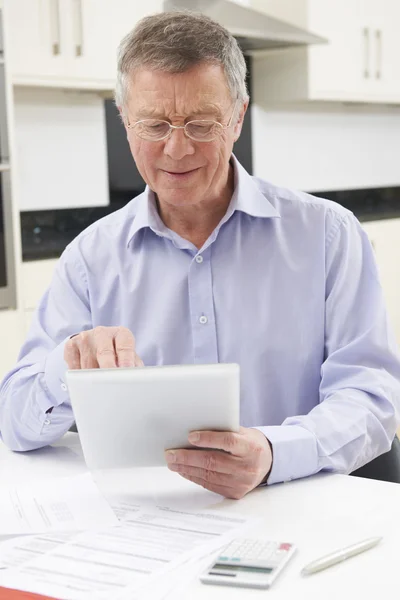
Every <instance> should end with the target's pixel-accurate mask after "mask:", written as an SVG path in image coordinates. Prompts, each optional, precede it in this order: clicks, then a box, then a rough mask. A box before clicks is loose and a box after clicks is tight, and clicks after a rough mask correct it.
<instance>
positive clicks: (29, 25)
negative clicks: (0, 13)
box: [4, 0, 68, 84]
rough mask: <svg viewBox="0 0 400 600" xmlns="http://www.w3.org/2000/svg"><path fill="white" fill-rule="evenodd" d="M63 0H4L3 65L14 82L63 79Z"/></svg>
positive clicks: (64, 39) (64, 65) (64, 58)
mask: <svg viewBox="0 0 400 600" xmlns="http://www.w3.org/2000/svg"><path fill="white" fill-rule="evenodd" d="M65 2H66V0H4V10H5V27H7V29H8V36H7V38H8V40H9V48H8V57H7V65H8V68H9V72H10V75H11V78H12V81H13V82H14V83H15V82H16V83H19V82H21V83H23V82H24V83H27V84H29V83H39V84H40V83H42V84H45V83H46V82H48V81H49V80H53V81H57V80H60V79H62V78H63V76H64V74H65V69H66V66H67V61H66V54H65V49H66V45H67V43H68V40H67V39H66V35H65V30H64V28H63V26H62V25H63V23H62V13H63V12H65V8H66V5H65Z"/></svg>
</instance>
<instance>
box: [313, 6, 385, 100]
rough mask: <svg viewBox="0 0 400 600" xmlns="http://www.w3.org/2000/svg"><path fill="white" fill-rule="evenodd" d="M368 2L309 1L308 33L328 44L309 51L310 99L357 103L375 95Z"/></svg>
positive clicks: (376, 82)
mask: <svg viewBox="0 0 400 600" xmlns="http://www.w3.org/2000/svg"><path fill="white" fill-rule="evenodd" d="M368 11H369V0H336V1H335V2H334V3H332V2H331V1H330V0H309V21H308V26H309V29H310V30H311V31H315V32H317V33H318V35H321V36H322V37H325V38H326V39H328V40H329V43H328V44H321V45H317V46H314V47H310V49H309V61H310V62H309V91H310V97H311V98H312V99H319V98H321V99H335V98H338V99H340V100H346V99H349V100H358V99H360V100H361V99H364V98H366V97H368V96H370V95H373V94H374V93H375V92H376V88H377V86H378V84H379V82H378V80H376V79H375V76H374V75H375V73H374V71H373V69H374V65H373V64H372V53H373V42H374V40H373V39H372V35H373V33H372V32H371V29H370V27H369V18H370V17H369V12H368Z"/></svg>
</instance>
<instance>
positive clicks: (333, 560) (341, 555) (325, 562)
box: [301, 537, 382, 575]
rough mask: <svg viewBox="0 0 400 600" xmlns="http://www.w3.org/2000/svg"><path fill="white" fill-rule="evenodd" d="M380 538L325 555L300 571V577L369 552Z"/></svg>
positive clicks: (370, 539)
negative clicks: (366, 551)
mask: <svg viewBox="0 0 400 600" xmlns="http://www.w3.org/2000/svg"><path fill="white" fill-rule="evenodd" d="M381 539H382V538H381V537H373V538H368V539H367V540H363V541H362V542H358V543H357V544H353V545H352V546H347V547H346V548H341V549H340V550H337V551H336V552H332V553H331V554H327V555H326V556H322V557H321V558H318V559H317V560H314V561H313V562H311V563H309V564H308V565H306V566H305V567H304V568H303V569H302V571H301V574H302V575H311V574H312V573H317V572H318V571H322V569H327V568H328V567H332V566H333V565H336V564H338V563H340V562H342V561H343V560H347V559H348V558H350V557H351V556H356V554H360V552H365V550H369V549H370V548H373V547H374V546H376V545H377V544H378V543H379V542H380V541H381Z"/></svg>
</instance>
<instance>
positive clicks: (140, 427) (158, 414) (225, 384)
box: [67, 364, 240, 469]
mask: <svg viewBox="0 0 400 600" xmlns="http://www.w3.org/2000/svg"><path fill="white" fill-rule="evenodd" d="M67 384H68V390H69V395H70V399H71V403H72V409H73V412H74V415H75V420H76V425H77V429H78V432H79V436H80V439H81V443H82V449H83V454H84V457H85V461H86V464H87V466H88V467H89V468H90V469H96V468H100V469H105V468H113V467H144V466H160V465H165V457H164V450H166V449H168V448H190V447H191V445H190V444H189V442H188V439H187V437H188V434H189V432H190V431H193V430H215V431H238V430H239V404H240V383H239V365H236V364H213V365H177V366H162V367H137V368H132V369H126V368H124V369H118V368H116V369H82V370H72V371H67Z"/></svg>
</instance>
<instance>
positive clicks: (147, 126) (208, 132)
mask: <svg viewBox="0 0 400 600" xmlns="http://www.w3.org/2000/svg"><path fill="white" fill-rule="evenodd" d="M237 102H238V101H237V99H236V102H235V106H234V107H233V112H232V116H231V118H230V119H229V123H228V124H227V125H222V123H219V122H218V121H209V120H207V119H199V120H195V121H189V122H188V123H185V125H171V123H169V122H168V121H164V120H162V119H142V120H141V121H136V123H132V124H129V123H128V125H127V127H128V129H132V130H133V131H134V132H135V133H136V135H137V136H138V137H140V138H142V140H147V141H148V142H161V140H166V139H167V138H168V137H169V136H170V135H171V134H172V130H173V129H183V131H184V134H185V135H186V137H188V138H190V139H191V140H194V141H195V142H212V141H213V140H215V139H217V138H218V137H219V136H220V135H221V134H222V132H223V131H224V129H229V127H231V125H232V121H233V116H234V114H235V111H236V105H237Z"/></svg>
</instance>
